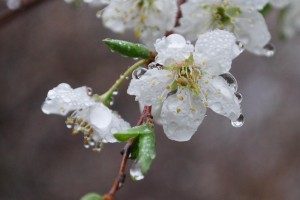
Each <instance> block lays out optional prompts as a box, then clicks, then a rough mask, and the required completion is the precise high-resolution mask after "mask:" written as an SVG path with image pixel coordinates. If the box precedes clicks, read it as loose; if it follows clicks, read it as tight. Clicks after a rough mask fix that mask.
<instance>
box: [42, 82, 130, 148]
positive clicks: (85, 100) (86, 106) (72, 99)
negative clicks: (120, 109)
mask: <svg viewBox="0 0 300 200" xmlns="http://www.w3.org/2000/svg"><path fill="white" fill-rule="evenodd" d="M90 95H91V91H90V89H89V88H88V87H85V86H83V87H79V88H76V89H72V88H71V87H70V85H68V84H66V83H61V84H59V85H58V86H57V87H55V88H53V89H52V90H50V91H49V92H48V95H47V98H46V100H45V102H44V104H43V105H42V111H43V112H44V113H45V114H57V115H63V116H65V115H67V114H68V113H70V112H72V114H71V115H70V116H69V117H68V118H67V121H66V124H67V127H68V128H71V127H73V134H78V133H80V132H81V133H83V134H84V144H85V147H93V150H95V151H100V149H101V146H102V143H103V142H104V143H105V142H109V143H112V142H117V140H116V139H115V138H114V137H113V134H114V133H116V132H118V131H120V130H125V129H128V128H130V125H129V124H128V123H127V122H126V121H124V120H123V119H122V118H121V117H120V116H119V115H117V114H116V113H114V112H112V111H111V110H110V109H109V108H107V107H106V106H105V105H104V104H103V103H101V102H99V101H96V100H94V99H93V98H92V97H91V96H90Z"/></svg>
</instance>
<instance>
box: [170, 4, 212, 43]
mask: <svg viewBox="0 0 300 200" xmlns="http://www.w3.org/2000/svg"><path fill="white" fill-rule="evenodd" d="M203 3H205V2H199V1H186V2H185V3H184V4H182V5H181V6H180V8H181V13H182V17H181V18H180V20H179V22H180V23H179V24H180V25H179V27H175V28H174V31H175V33H179V34H182V35H183V36H184V37H186V38H187V39H188V40H191V41H195V40H196V39H197V35H198V34H202V33H205V32H207V31H208V30H210V29H211V20H212V19H211V13H210V12H207V10H205V9H203V6H202V5H203ZM211 3H213V2H210V4H211Z"/></svg>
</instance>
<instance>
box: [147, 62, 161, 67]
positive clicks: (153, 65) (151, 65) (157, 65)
mask: <svg viewBox="0 0 300 200" xmlns="http://www.w3.org/2000/svg"><path fill="white" fill-rule="evenodd" d="M148 69H163V66H162V65H161V64H159V63H156V62H152V63H150V64H149V65H148Z"/></svg>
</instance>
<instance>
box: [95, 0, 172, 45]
mask: <svg viewBox="0 0 300 200" xmlns="http://www.w3.org/2000/svg"><path fill="white" fill-rule="evenodd" d="M176 12H177V2H176V1H174V0H111V1H110V3H109V5H108V6H107V7H106V8H104V9H103V10H102V11H101V15H100V16H101V17H102V19H103V23H104V25H105V26H106V27H107V28H109V29H111V30H113V31H114V32H117V33H123V32H124V31H125V30H126V29H134V33H135V36H136V37H137V38H140V39H141V41H142V42H143V43H145V44H146V45H147V46H148V47H150V48H152V47H153V43H154V42H155V40H156V39H157V38H159V37H162V36H164V34H165V33H166V31H170V30H171V29H172V28H173V27H174V25H175V18H176Z"/></svg>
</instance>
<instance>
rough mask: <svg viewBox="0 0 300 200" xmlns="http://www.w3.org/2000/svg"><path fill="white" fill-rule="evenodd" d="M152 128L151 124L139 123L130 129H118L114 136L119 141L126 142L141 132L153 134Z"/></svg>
mask: <svg viewBox="0 0 300 200" xmlns="http://www.w3.org/2000/svg"><path fill="white" fill-rule="evenodd" d="M153 132H154V130H153V127H152V126H149V125H147V124H144V125H141V126H135V127H132V128H130V129H127V130H124V131H120V132H118V133H115V134H114V137H115V138H116V139H117V140H118V141H119V142H126V141H128V140H130V139H132V138H135V137H137V136H139V135H141V134H153Z"/></svg>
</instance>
